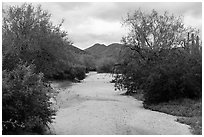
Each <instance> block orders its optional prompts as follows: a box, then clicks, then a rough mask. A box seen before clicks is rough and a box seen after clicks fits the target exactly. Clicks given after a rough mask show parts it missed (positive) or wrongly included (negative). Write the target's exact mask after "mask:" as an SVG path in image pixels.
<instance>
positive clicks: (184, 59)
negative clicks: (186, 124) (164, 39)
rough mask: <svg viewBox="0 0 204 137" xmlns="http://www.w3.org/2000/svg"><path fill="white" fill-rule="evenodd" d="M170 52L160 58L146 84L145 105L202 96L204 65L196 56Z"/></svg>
mask: <svg viewBox="0 0 204 137" xmlns="http://www.w3.org/2000/svg"><path fill="white" fill-rule="evenodd" d="M178 50H179V49H172V50H170V51H169V52H168V53H167V54H166V55H165V56H163V57H161V56H160V57H159V58H163V59H158V60H160V61H158V62H157V63H158V64H156V65H155V66H153V67H152V69H151V73H149V75H148V77H147V81H146V82H145V90H144V91H145V93H144V98H145V103H159V102H167V101H169V100H175V99H180V98H191V99H195V98H200V97H201V95H202V65H201V60H198V59H197V58H196V56H195V55H191V54H188V53H186V52H185V51H182V52H178Z"/></svg>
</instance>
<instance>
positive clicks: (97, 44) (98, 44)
mask: <svg viewBox="0 0 204 137" xmlns="http://www.w3.org/2000/svg"><path fill="white" fill-rule="evenodd" d="M93 46H106V45H105V44H100V43H96V44H94V45H93Z"/></svg>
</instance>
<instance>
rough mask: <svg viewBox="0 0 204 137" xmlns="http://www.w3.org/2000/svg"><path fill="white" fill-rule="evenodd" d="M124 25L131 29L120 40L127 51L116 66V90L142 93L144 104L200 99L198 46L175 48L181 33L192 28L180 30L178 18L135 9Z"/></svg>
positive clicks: (181, 36)
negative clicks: (180, 99)
mask: <svg viewBox="0 0 204 137" xmlns="http://www.w3.org/2000/svg"><path fill="white" fill-rule="evenodd" d="M165 20H166V21H165ZM124 23H125V24H126V25H128V26H130V27H131V32H130V33H129V34H128V36H127V37H124V38H123V39H122V40H123V42H124V44H125V46H126V47H127V48H129V49H127V50H125V52H124V53H123V54H122V55H121V60H120V65H119V66H117V67H116V71H115V73H117V74H118V75H116V76H115V81H116V83H115V86H116V88H118V89H121V88H125V89H127V93H126V94H131V93H133V92H137V91H138V90H140V91H141V90H142V91H143V94H144V103H146V104H149V103H159V102H166V101H169V100H174V99H178V98H200V97H201V94H202V56H201V54H200V53H198V52H197V53H196V52H194V49H199V47H198V44H197V45H195V44H194V45H193V42H194V40H191V41H193V42H192V44H191V45H190V44H188V45H185V44H184V45H183V47H179V45H181V42H182V41H183V40H182V38H184V37H185V36H184V33H186V31H192V29H190V30H189V29H186V28H184V26H183V23H182V20H181V19H180V18H176V17H175V16H173V15H172V16H169V15H168V14H167V12H165V13H164V15H159V14H158V13H157V12H156V11H154V10H153V11H152V13H150V14H145V13H143V12H141V11H140V10H138V11H136V12H135V13H134V15H133V16H130V15H128V18H127V19H126V20H125V22H124ZM188 42H189V41H188ZM188 47H192V48H188Z"/></svg>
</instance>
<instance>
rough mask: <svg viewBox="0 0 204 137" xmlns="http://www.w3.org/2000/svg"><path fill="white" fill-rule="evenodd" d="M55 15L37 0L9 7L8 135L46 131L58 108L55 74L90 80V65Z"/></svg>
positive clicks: (5, 49) (5, 52)
mask: <svg viewBox="0 0 204 137" xmlns="http://www.w3.org/2000/svg"><path fill="white" fill-rule="evenodd" d="M50 17H51V14H49V13H48V12H47V11H44V10H42V8H41V6H38V7H34V6H32V5H31V4H23V5H22V6H11V7H9V8H8V9H4V10H3V24H2V69H3V72H2V73H3V81H2V82H3V84H2V85H3V87H2V89H3V90H2V104H3V105H2V114H3V117H2V124H3V134H24V133H25V132H27V134H31V133H37V134H43V132H44V130H45V127H46V126H47V125H48V124H49V123H51V122H52V118H53V116H54V115H55V111H56V110H54V109H53V108H52V102H50V100H51V98H53V94H54V91H53V90H52V88H51V87H50V86H49V83H48V81H47V80H49V79H69V80H74V79H79V80H81V79H84V78H85V72H86V66H85V65H83V62H80V61H78V60H77V58H76V54H74V53H72V52H73V50H71V48H72V49H73V46H72V42H71V41H70V40H69V38H68V37H67V33H66V32H65V31H62V30H61V25H62V23H63V21H62V23H60V24H59V25H53V24H52V22H51V21H50Z"/></svg>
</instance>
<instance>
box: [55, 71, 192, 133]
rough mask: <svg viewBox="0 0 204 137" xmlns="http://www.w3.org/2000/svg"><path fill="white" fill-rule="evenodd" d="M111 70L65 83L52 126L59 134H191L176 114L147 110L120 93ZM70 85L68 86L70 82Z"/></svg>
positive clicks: (58, 98)
mask: <svg viewBox="0 0 204 137" xmlns="http://www.w3.org/2000/svg"><path fill="white" fill-rule="evenodd" d="M111 79H112V77H111V75H110V74H97V73H94V72H92V73H89V75H88V77H87V78H86V79H85V80H84V81H82V82H81V83H75V84H72V85H71V86H70V84H69V83H68V84H66V82H65V83H63V84H57V83H55V87H60V86H62V85H63V88H62V90H61V91H60V93H59V95H58V96H57V105H58V107H59V110H58V112H57V115H56V119H55V122H54V123H53V124H52V126H51V129H52V132H53V133H54V134H57V135H118V134H119V135H129V134H130V135H157V134H163V135H166V134H167V135H172V134H173V135H179V134H191V133H190V130H189V126H187V125H184V124H180V123H178V122H176V121H175V120H176V117H174V116H171V115H167V114H164V113H159V112H154V111H150V110H146V109H144V108H143V107H142V102H141V101H137V100H136V99H134V98H132V97H127V96H122V95H119V94H120V93H119V92H117V91H115V90H114V84H112V83H110V82H109V81H110V80H111ZM66 85H67V86H66Z"/></svg>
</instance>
